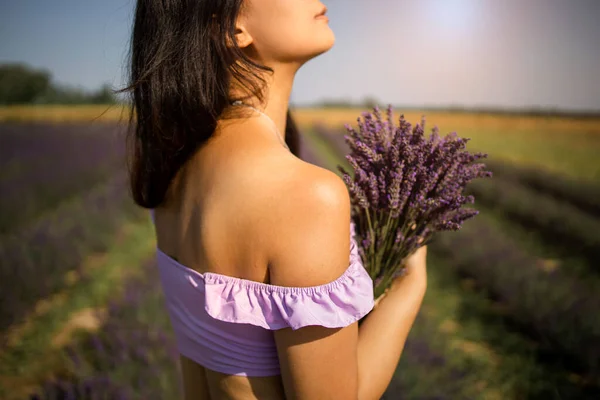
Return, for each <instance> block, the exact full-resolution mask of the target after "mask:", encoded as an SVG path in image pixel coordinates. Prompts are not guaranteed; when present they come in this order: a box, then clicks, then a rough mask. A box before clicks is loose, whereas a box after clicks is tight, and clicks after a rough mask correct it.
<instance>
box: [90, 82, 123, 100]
mask: <svg viewBox="0 0 600 400" xmlns="http://www.w3.org/2000/svg"><path fill="white" fill-rule="evenodd" d="M90 101H91V102H92V103H94V104H114V103H116V102H117V97H116V96H115V94H114V92H113V90H112V88H111V87H110V85H109V84H107V83H105V84H104V85H102V87H101V88H100V90H98V91H97V92H96V93H93V94H92V95H91V97H90Z"/></svg>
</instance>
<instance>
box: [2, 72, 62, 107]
mask: <svg viewBox="0 0 600 400" xmlns="http://www.w3.org/2000/svg"><path fill="white" fill-rule="evenodd" d="M50 87H51V85H50V74H49V73H48V72H46V71H42V70H34V69H32V68H30V67H28V66H26V65H24V64H20V63H13V64H4V65H0V104H22V103H32V102H35V101H36V100H37V99H38V98H39V97H40V96H42V95H43V94H44V93H47V92H48V90H49V89H50Z"/></svg>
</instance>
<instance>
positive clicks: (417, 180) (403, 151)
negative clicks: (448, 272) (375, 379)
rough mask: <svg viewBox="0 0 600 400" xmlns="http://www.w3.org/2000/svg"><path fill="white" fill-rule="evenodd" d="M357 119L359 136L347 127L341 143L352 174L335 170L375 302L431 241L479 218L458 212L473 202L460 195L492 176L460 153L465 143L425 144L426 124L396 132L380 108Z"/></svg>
mask: <svg viewBox="0 0 600 400" xmlns="http://www.w3.org/2000/svg"><path fill="white" fill-rule="evenodd" d="M362 115H363V118H364V120H362V121H361V119H360V118H358V128H359V130H358V131H356V130H355V129H354V128H352V127H351V126H349V125H346V129H347V130H348V132H349V135H345V136H344V139H345V141H346V143H347V144H348V146H349V147H350V154H348V155H346V159H347V160H348V162H349V163H350V165H351V166H352V169H353V170H354V174H353V176H351V175H350V174H349V173H348V172H347V171H346V170H345V169H344V168H343V167H342V166H339V165H338V169H339V170H340V172H341V173H342V174H343V179H344V182H345V183H346V186H347V187H348V190H349V192H350V198H351V203H352V220H353V222H354V229H355V230H354V235H355V238H356V240H357V243H358V251H359V254H360V256H361V258H362V261H363V264H364V265H365V267H366V269H367V271H368V272H369V274H370V276H371V278H372V279H373V282H374V294H375V298H376V299H377V298H378V297H379V296H381V295H382V294H383V293H384V292H385V290H386V289H387V288H388V287H389V285H390V284H391V282H392V280H393V279H394V278H395V277H397V276H399V275H402V274H403V273H404V272H405V269H404V267H403V260H404V259H405V258H406V257H408V256H409V255H411V254H412V253H413V252H414V251H415V250H417V249H418V248H419V247H420V246H424V245H426V244H427V243H428V241H429V240H430V238H431V236H432V235H433V234H434V233H436V232H440V231H447V230H458V229H459V228H460V227H461V224H462V223H463V221H465V220H467V219H469V218H472V217H474V216H475V215H477V214H478V211H477V210H475V209H472V208H462V206H463V205H464V204H467V203H473V202H474V198H473V196H464V195H463V190H464V188H465V186H466V185H467V184H468V183H469V182H470V181H471V180H473V179H475V178H483V177H490V176H491V172H490V171H486V170H485V164H482V163H474V161H476V160H478V159H481V158H485V157H487V154H483V153H475V154H471V153H469V152H468V151H466V150H465V144H466V143H467V141H468V140H469V139H466V138H460V137H458V136H457V135H456V133H455V132H452V133H450V134H448V135H446V136H445V137H443V138H442V137H440V136H439V131H438V129H437V127H434V128H433V129H432V133H431V135H430V136H429V138H426V137H425V135H424V132H425V118H424V117H423V119H422V121H421V124H420V125H419V124H417V125H415V126H414V128H413V127H412V126H411V124H410V123H409V122H408V121H406V120H405V119H404V115H402V116H400V120H399V125H398V126H395V125H394V123H393V119H392V108H391V106H389V107H388V109H387V120H383V119H382V115H381V113H380V110H379V108H378V107H375V108H374V112H373V113H368V112H365V113H363V114H362Z"/></svg>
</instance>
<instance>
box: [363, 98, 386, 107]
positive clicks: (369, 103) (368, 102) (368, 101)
mask: <svg viewBox="0 0 600 400" xmlns="http://www.w3.org/2000/svg"><path fill="white" fill-rule="evenodd" d="M362 106H363V107H364V108H367V109H372V108H374V107H375V106H379V107H383V106H382V105H381V104H379V102H378V101H377V99H376V98H375V97H371V96H368V97H365V98H364V99H363V102H362Z"/></svg>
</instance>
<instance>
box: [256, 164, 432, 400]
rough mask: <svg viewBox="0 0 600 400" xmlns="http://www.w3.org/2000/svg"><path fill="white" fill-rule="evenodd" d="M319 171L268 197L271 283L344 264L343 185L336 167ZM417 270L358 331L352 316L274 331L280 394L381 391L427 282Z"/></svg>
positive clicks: (317, 277) (317, 279) (327, 275)
mask: <svg viewBox="0 0 600 400" xmlns="http://www.w3.org/2000/svg"><path fill="white" fill-rule="evenodd" d="M323 171H324V170H322V169H318V171H317V172H314V173H313V174H312V175H311V174H309V175H308V176H306V177H305V178H302V179H298V180H297V181H296V182H294V183H293V184H292V185H291V186H289V187H287V188H286V190H285V193H281V194H279V195H276V196H274V197H273V198H272V200H273V201H275V203H274V204H272V206H271V208H270V210H272V213H271V214H272V216H271V218H276V221H273V223H272V224H271V226H272V227H273V229H272V233H271V234H272V235H273V237H272V238H271V239H270V240H269V243H268V245H269V247H268V248H269V250H270V254H269V257H268V258H269V266H270V270H269V274H270V282H271V283H272V284H275V285H280V286H296V287H305V286H316V285H322V284H326V283H329V282H332V281H334V280H336V278H338V277H340V276H341V275H342V274H343V273H344V271H345V270H346V269H347V268H348V265H349V263H348V261H349V255H350V199H349V194H348V190H347V188H346V186H345V184H344V182H343V181H342V180H341V179H340V178H339V177H338V176H337V175H335V174H334V173H332V172H330V171H326V172H323ZM288 172H289V171H288ZM288 182H289V180H288ZM279 196H282V197H279ZM292 199H293V200H292ZM275 204H278V206H276V205H275ZM416 277H417V274H409V275H407V276H406V277H404V278H402V280H397V282H395V284H394V287H393V289H390V291H389V292H388V294H387V296H386V298H384V299H383V300H382V301H381V302H380V303H379V304H378V305H377V307H376V308H375V309H374V310H373V311H372V313H371V315H369V316H368V317H367V318H366V320H365V321H364V323H363V324H362V325H361V328H360V334H359V329H358V323H357V322H354V323H351V324H349V325H348V326H345V327H340V328H326V327H323V326H307V327H303V328H300V329H297V330H292V329H291V328H285V329H280V330H277V331H275V332H274V333H275V342H276V344H277V349H278V354H279V361H280V366H281V376H282V380H283V384H284V388H285V393H286V397H287V398H288V399H360V400H363V399H365V400H366V399H379V398H380V396H381V394H382V393H383V392H384V391H385V389H386V387H387V385H388V384H389V381H390V379H391V375H392V373H393V371H394V369H395V367H396V364H397V363H398V359H399V356H400V353H401V351H402V347H403V345H404V341H405V339H406V336H407V334H408V331H409V330H410V328H411V326H412V323H413V321H414V318H415V315H416V313H417V310H418V307H419V304H420V302H421V299H422V294H423V292H424V286H425V285H424V284H423V281H421V280H418V279H416Z"/></svg>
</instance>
